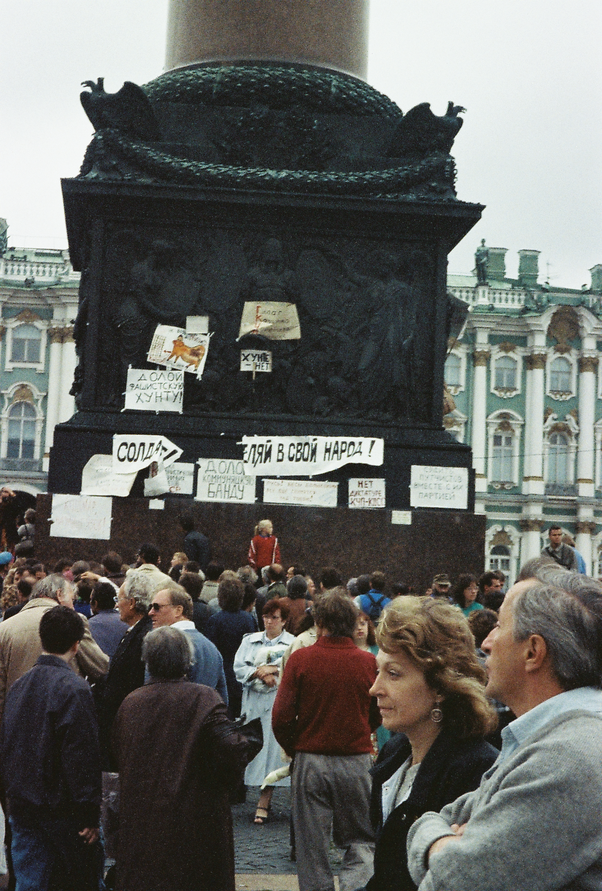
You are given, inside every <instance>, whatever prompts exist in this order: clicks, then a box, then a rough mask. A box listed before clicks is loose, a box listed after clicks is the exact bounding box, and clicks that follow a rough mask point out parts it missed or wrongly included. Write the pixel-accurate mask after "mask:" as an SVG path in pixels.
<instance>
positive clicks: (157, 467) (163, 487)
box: [144, 461, 169, 498]
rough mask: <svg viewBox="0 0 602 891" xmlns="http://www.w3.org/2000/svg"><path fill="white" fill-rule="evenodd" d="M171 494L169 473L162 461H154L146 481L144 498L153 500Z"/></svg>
mask: <svg viewBox="0 0 602 891" xmlns="http://www.w3.org/2000/svg"><path fill="white" fill-rule="evenodd" d="M166 492H169V483H168V482H167V473H166V471H165V465H164V464H163V462H162V461H153V462H152V464H151V465H150V467H149V468H148V476H147V478H146V479H145V480H144V497H145V498H153V497H156V496H157V495H164V494H165V493H166Z"/></svg>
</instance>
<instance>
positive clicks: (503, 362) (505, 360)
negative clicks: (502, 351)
mask: <svg viewBox="0 0 602 891" xmlns="http://www.w3.org/2000/svg"><path fill="white" fill-rule="evenodd" d="M495 389H496V390H516V361H515V360H514V359H511V358H510V356H500V358H499V359H498V360H497V361H496V363H495Z"/></svg>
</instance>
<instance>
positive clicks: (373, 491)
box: [349, 478, 386, 510]
mask: <svg viewBox="0 0 602 891" xmlns="http://www.w3.org/2000/svg"><path fill="white" fill-rule="evenodd" d="M385 506H386V505H385V481H384V480H375V479H358V478H352V479H350V480H349V507H353V508H360V509H363V510H373V509H374V508H377V507H385Z"/></svg>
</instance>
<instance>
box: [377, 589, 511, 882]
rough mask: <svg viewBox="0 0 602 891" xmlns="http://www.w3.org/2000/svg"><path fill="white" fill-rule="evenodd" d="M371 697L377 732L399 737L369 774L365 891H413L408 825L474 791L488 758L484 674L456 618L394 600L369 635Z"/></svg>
mask: <svg viewBox="0 0 602 891" xmlns="http://www.w3.org/2000/svg"><path fill="white" fill-rule="evenodd" d="M376 640H377V643H378V646H379V652H378V656H377V657H376V661H377V665H378V675H377V678H376V681H375V683H374V685H373V687H372V689H371V691H370V692H371V693H372V695H373V696H376V698H377V701H378V707H379V709H380V713H381V717H382V722H383V726H384V727H386V728H387V729H388V730H391V731H394V732H395V733H397V734H399V735H398V736H395V737H393V738H392V739H391V740H390V741H389V742H388V743H386V745H385V746H384V747H383V749H382V751H381V753H380V755H379V758H378V761H377V762H376V764H375V766H374V767H373V768H372V771H371V772H372V777H373V789H372V805H371V808H372V820H373V823H374V826H375V829H376V850H375V855H374V876H373V877H372V878H371V879H370V881H369V883H368V885H367V889H369V891H414V889H415V888H416V886H415V885H414V883H413V882H412V879H411V877H410V874H409V872H408V868H407V858H406V837H407V832H408V829H409V828H410V826H411V825H412V823H413V822H414V820H416V818H417V817H419V816H421V814H423V813H425V812H426V811H439V810H441V808H442V807H443V806H444V805H446V804H448V803H449V802H450V801H454V800H455V799H456V798H458V796H460V795H462V794H464V793H465V792H470V791H471V790H472V789H475V788H476V787H477V786H478V784H479V782H480V779H481V776H482V774H483V773H484V772H485V771H486V770H487V769H488V768H489V767H491V765H492V764H493V763H494V761H495V759H496V757H497V754H498V753H497V750H496V749H494V748H493V746H490V745H489V743H487V742H485V740H484V738H483V737H484V736H485V735H486V734H487V733H489V732H491V731H492V730H493V729H494V728H495V726H496V723H497V717H496V714H495V711H494V709H493V707H492V706H491V705H490V704H489V702H488V700H487V698H486V697H485V693H484V688H485V671H484V669H483V668H482V666H481V665H480V663H479V661H478V659H477V657H476V654H475V646H474V639H473V636H472V634H471V632H470V629H469V627H468V623H467V621H466V619H465V618H464V616H462V614H461V613H460V611H459V610H458V609H457V608H456V607H454V606H452V605H450V604H448V603H445V602H443V601H441V600H438V599H433V598H431V597H400V598H397V599H396V600H394V601H393V602H392V603H391V604H390V605H389V606H388V607H386V609H385V610H384V612H383V614H382V617H381V621H380V624H379V626H378V628H377V631H376Z"/></svg>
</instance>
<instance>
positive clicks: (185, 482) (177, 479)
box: [165, 461, 194, 495]
mask: <svg viewBox="0 0 602 891" xmlns="http://www.w3.org/2000/svg"><path fill="white" fill-rule="evenodd" d="M165 472H166V473H167V482H168V483H169V492H170V494H171V495H192V493H193V491H194V464H180V463H179V462H177V461H176V462H175V464H170V465H169V467H166V468H165Z"/></svg>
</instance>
